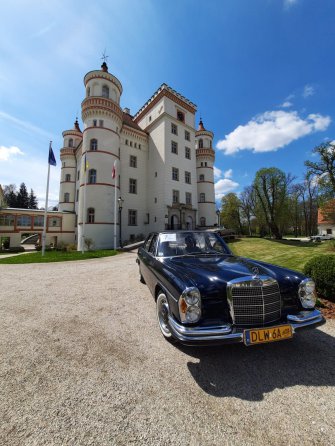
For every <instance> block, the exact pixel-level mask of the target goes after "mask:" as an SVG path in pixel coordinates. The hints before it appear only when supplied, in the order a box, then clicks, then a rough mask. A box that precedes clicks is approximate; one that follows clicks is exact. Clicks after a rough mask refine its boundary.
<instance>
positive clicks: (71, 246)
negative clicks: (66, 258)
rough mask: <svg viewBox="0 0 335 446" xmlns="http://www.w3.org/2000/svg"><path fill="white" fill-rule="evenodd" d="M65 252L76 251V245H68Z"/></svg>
mask: <svg viewBox="0 0 335 446" xmlns="http://www.w3.org/2000/svg"><path fill="white" fill-rule="evenodd" d="M66 251H67V252H73V251H77V245H76V244H75V243H69V244H68V245H67V247H66Z"/></svg>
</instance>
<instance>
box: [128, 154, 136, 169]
mask: <svg viewBox="0 0 335 446" xmlns="http://www.w3.org/2000/svg"><path fill="white" fill-rule="evenodd" d="M129 166H130V167H137V157H136V156H134V155H130V161H129Z"/></svg>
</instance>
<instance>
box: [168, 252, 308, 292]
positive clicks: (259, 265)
mask: <svg viewBox="0 0 335 446" xmlns="http://www.w3.org/2000/svg"><path fill="white" fill-rule="evenodd" d="M167 263H168V265H169V266H170V267H171V268H172V269H174V270H175V271H176V272H177V271H178V275H181V274H182V275H183V276H184V278H185V279H186V278H187V279H188V280H189V281H190V282H192V284H193V285H194V286H197V287H198V288H199V290H200V291H201V293H202V294H205V295H207V296H209V295H212V296H213V297H214V295H217V293H220V291H221V290H222V288H224V289H225V288H226V286H227V282H229V281H230V280H233V279H238V278H240V277H246V276H255V275H256V274H257V275H259V276H261V275H265V276H269V277H272V278H274V279H276V280H277V281H278V284H279V287H280V290H281V292H288V291H289V290H290V289H292V288H295V289H296V287H297V286H298V285H299V283H300V281H301V280H302V279H303V278H304V276H302V274H300V273H297V272H295V271H292V270H288V269H286V268H281V267H278V266H275V265H270V264H266V263H263V262H259V261H256V260H251V259H247V258H244V257H237V256H234V255H218V256H206V255H203V256H202V255H200V256H182V257H174V258H169V259H168V260H167Z"/></svg>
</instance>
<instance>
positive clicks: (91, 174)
mask: <svg viewBox="0 0 335 446" xmlns="http://www.w3.org/2000/svg"><path fill="white" fill-rule="evenodd" d="M88 182H89V184H95V183H96V182H97V171H96V170H95V169H90V170H89V171H88Z"/></svg>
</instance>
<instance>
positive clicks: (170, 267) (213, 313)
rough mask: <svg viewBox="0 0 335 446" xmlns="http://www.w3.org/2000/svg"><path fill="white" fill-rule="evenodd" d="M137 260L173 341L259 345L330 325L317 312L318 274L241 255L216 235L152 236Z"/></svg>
mask: <svg viewBox="0 0 335 446" xmlns="http://www.w3.org/2000/svg"><path fill="white" fill-rule="evenodd" d="M137 263H138V265H139V275H140V280H141V282H145V283H146V284H147V286H148V287H149V290H150V291H151V293H152V295H153V297H154V298H155V301H156V312H157V319H158V323H159V327H160V330H161V332H162V334H163V336H164V337H165V338H166V339H168V340H170V341H179V342H181V343H183V344H186V345H196V344H212V343H235V342H244V343H245V344H246V345H253V344H260V343H266V342H273V341H279V340H284V339H290V338H292V337H293V335H294V334H295V332H296V331H298V330H300V329H303V328H312V327H316V326H318V325H321V324H323V323H324V322H325V320H324V318H323V316H322V314H321V313H320V311H318V310H316V309H315V302H316V292H315V284H314V282H313V281H312V280H311V279H309V278H307V277H304V276H303V275H302V274H301V273H298V272H295V271H292V270H289V269H286V268H281V267H279V266H275V265H271V264H267V263H264V262H260V261H256V260H251V259H247V258H243V257H237V256H235V255H233V254H232V253H231V251H230V249H229V248H228V246H227V245H226V243H225V242H224V241H223V239H222V238H221V237H220V236H219V235H218V234H216V233H215V232H209V231H166V232H160V233H151V234H150V235H149V236H148V237H147V239H146V240H145V243H144V245H143V247H141V248H139V250H138V257H137Z"/></svg>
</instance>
